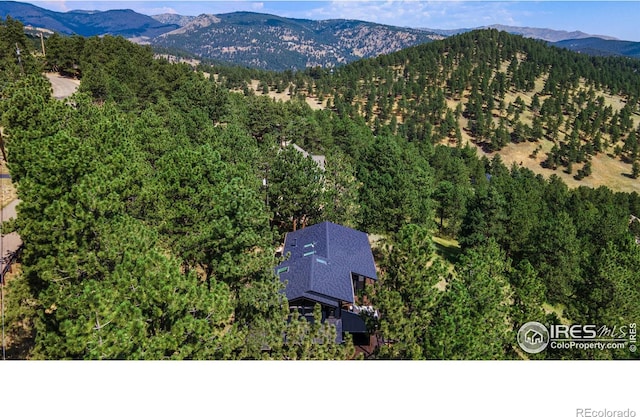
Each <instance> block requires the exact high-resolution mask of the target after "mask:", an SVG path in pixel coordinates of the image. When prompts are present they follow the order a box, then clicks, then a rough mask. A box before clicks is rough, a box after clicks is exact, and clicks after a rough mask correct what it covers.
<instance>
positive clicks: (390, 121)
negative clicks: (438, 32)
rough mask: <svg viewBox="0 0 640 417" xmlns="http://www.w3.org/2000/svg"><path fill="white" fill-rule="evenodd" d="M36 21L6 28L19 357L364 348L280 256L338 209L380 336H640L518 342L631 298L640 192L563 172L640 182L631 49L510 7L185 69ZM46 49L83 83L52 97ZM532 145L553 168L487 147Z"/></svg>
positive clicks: (423, 348)
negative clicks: (300, 63)
mask: <svg viewBox="0 0 640 417" xmlns="http://www.w3.org/2000/svg"><path fill="white" fill-rule="evenodd" d="M45 43H46V56H43V55H42V54H41V53H38V51H39V46H40V45H39V40H32V39H30V38H28V37H26V35H24V32H23V28H22V26H21V24H20V23H19V22H16V21H14V20H11V19H7V20H6V21H4V22H3V23H2V25H1V26H0V81H1V82H0V99H1V100H0V116H1V119H0V125H1V126H2V127H3V134H2V135H3V142H2V143H3V146H4V147H5V148H6V154H7V160H8V167H9V169H10V172H11V176H12V179H13V182H14V183H15V184H16V186H17V190H18V197H19V198H20V199H21V203H20V204H19V206H18V214H19V215H18V218H17V220H15V221H10V222H5V224H3V234H4V233H6V232H7V231H10V230H16V231H18V232H19V233H20V236H21V237H22V239H23V241H24V249H23V252H22V255H21V258H20V268H19V272H18V273H16V274H14V276H11V277H10V279H8V280H7V288H6V290H5V292H6V303H7V306H6V316H7V329H8V333H7V334H8V338H9V341H10V344H9V346H8V347H9V349H8V352H7V353H8V357H11V358H20V359H25V358H27V359H43V358H46V359H63V358H85V359H165V358H175V359H248V358H255V359H350V358H354V357H361V356H358V355H356V353H355V352H356V350H355V348H354V345H353V343H352V342H351V341H349V340H347V342H346V343H344V344H341V345H338V344H335V343H333V340H334V338H335V329H334V328H332V327H331V326H329V325H328V324H320V320H316V321H315V322H314V323H309V322H307V321H305V320H295V319H291V317H289V308H288V306H287V300H286V298H285V297H284V295H283V293H282V286H281V284H280V282H279V279H278V278H277V277H276V276H275V275H274V273H273V267H274V266H275V265H276V263H277V259H275V258H274V253H275V249H276V247H278V246H279V245H280V244H281V243H282V240H283V238H284V234H285V233H286V232H288V231H291V230H294V229H296V228H300V227H305V226H307V225H311V224H315V223H318V222H321V221H325V220H329V221H333V222H336V223H339V224H343V225H346V226H350V227H354V228H357V229H359V230H362V231H365V232H367V233H369V234H370V235H371V236H376V237H377V238H379V239H378V240H377V241H376V243H375V245H374V254H375V257H376V262H377V266H378V267H379V281H378V283H377V284H376V286H375V287H374V288H372V289H370V291H369V294H368V297H369V298H370V300H371V301H372V304H373V305H375V306H376V308H377V309H378V310H379V312H380V315H379V318H378V319H375V320H371V321H370V323H369V325H370V326H371V329H372V330H375V331H376V332H377V333H378V335H379V336H380V338H381V339H382V340H383V341H384V343H382V344H381V346H380V347H379V348H378V349H377V350H376V351H375V352H372V354H371V356H369V357H371V358H378V359H527V358H528V359H630V358H638V357H639V355H638V353H637V352H630V351H629V350H627V349H615V350H577V349H575V350H549V349H548V350H546V351H545V352H542V353H538V354H535V355H528V354H526V353H524V352H523V351H521V349H520V348H519V347H518V344H517V342H516V332H517V330H518V328H519V327H520V326H521V325H522V324H523V323H526V322H528V321H539V322H541V323H563V324H570V323H579V324H587V323H592V324H599V325H608V326H610V327H612V326H614V325H617V326H623V325H628V324H629V323H632V322H635V321H637V320H638V318H639V317H640V275H638V271H640V245H638V244H637V243H636V239H637V237H638V236H640V221H638V220H637V219H636V218H635V217H634V216H640V196H639V195H638V193H636V192H631V193H627V192H620V191H614V188H608V187H604V186H603V187H598V188H593V187H586V186H579V187H571V188H570V187H569V186H568V185H567V184H566V183H565V182H564V181H563V180H562V179H561V178H560V176H558V175H555V174H553V172H555V171H554V170H557V172H561V171H564V173H565V174H567V175H572V176H575V177H576V180H583V179H587V178H589V176H590V175H593V174H594V172H593V170H592V166H591V162H592V161H595V159H594V158H598V157H608V158H615V159H617V160H619V161H620V162H621V163H622V164H625V165H627V166H628V177H629V178H626V179H627V180H629V181H640V180H634V179H635V178H637V177H638V176H640V149H639V147H638V146H639V144H638V140H639V139H640V122H639V121H640V114H639V113H638V111H639V102H640V74H639V73H638V70H639V69H640V61H637V60H633V59H625V58H602V57H587V56H583V55H580V54H576V53H572V52H569V51H565V50H560V49H556V48H552V47H549V46H547V45H545V44H544V43H542V42H539V41H534V40H531V39H525V38H522V37H519V36H514V35H509V34H506V33H504V32H498V31H495V30H486V31H474V32H469V33H466V34H463V35H458V36H454V37H451V38H448V39H445V40H442V41H435V42H432V43H429V44H425V45H422V46H418V47H414V48H409V49H406V50H403V51H400V52H397V53H394V54H390V55H384V56H380V57H378V58H375V59H366V60H361V61H358V62H355V63H353V64H349V65H346V66H343V67H340V68H337V69H335V70H325V69H321V68H310V69H308V70H306V71H304V72H292V71H285V72H282V73H273V72H263V71H257V70H249V69H243V68H234V67H220V66H209V65H204V64H203V65H200V66H199V67H198V68H195V69H194V68H193V67H191V66H189V65H187V64H175V63H170V62H168V61H167V60H164V59H158V58H157V57H155V56H154V52H153V50H152V49H151V48H150V47H144V46H138V45H134V44H132V43H130V42H128V41H126V40H125V39H123V38H118V37H110V36H104V37H100V38H98V37H93V38H82V37H78V36H72V37H61V36H57V35H54V36H52V37H50V38H49V39H47V40H46V42H45ZM15 45H18V46H19V48H20V49H21V51H22V54H21V60H20V61H18V60H17V59H16V54H15ZM45 71H56V72H60V73H62V74H65V75H69V76H74V77H78V78H80V79H81V84H80V88H79V91H78V92H77V93H76V94H74V95H73V96H72V97H70V98H68V99H66V100H64V101H62V100H56V99H54V98H52V97H51V87H50V84H49V82H48V81H47V79H46V78H45V77H44V76H43V75H42V74H43V72H45ZM251 80H258V81H259V86H260V87H259V88H258V89H257V91H256V90H254V89H252V88H250V85H251ZM272 91H278V92H284V93H289V99H288V100H286V101H277V100H273V99H272V98H270V97H269V95H268V93H269V92H272ZM310 98H311V99H313V100H317V102H318V103H321V104H322V106H320V107H321V108H320V109H312V108H311V107H310V106H309V104H308V101H309V99H310ZM283 142H293V143H295V144H298V145H299V146H301V147H303V148H304V149H306V150H307V151H309V152H312V153H314V154H323V155H325V157H326V170H324V171H321V170H320V169H319V168H318V166H317V165H316V164H315V163H314V162H313V161H312V160H311V159H308V158H305V157H304V156H303V155H302V154H301V153H299V152H297V151H295V150H294V149H293V148H292V147H285V148H283V147H282V146H281V145H282V143H283ZM524 143H531V144H534V146H535V153H536V155H533V156H532V157H539V158H541V159H543V165H544V168H541V169H544V170H547V171H549V172H551V173H552V174H551V175H544V176H543V175H541V174H540V173H536V172H534V171H532V170H530V169H528V168H526V167H524V166H520V165H518V164H513V165H508V164H505V163H504V162H503V160H502V158H501V157H500V154H499V153H497V151H498V150H500V149H502V148H504V147H506V146H509V145H512V144H517V145H521V144H524ZM477 148H482V149H485V150H488V151H493V154H489V155H491V157H487V156H483V155H482V154H480V153H479V151H478V149H477ZM479 155H480V156H479ZM608 155H610V156H608ZM631 177H633V178H631ZM634 219H635V220H634ZM318 313H319V312H318ZM283 334H286V335H287V337H286V338H283V337H282V335H283Z"/></svg>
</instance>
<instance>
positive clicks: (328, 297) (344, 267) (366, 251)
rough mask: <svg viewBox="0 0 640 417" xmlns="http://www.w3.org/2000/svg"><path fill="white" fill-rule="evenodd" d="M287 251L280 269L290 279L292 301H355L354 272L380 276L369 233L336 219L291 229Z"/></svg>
mask: <svg viewBox="0 0 640 417" xmlns="http://www.w3.org/2000/svg"><path fill="white" fill-rule="evenodd" d="M283 255H284V256H285V258H286V259H285V260H284V261H283V262H282V263H280V265H278V267H276V272H277V271H281V272H280V273H279V276H280V280H281V281H283V282H284V281H287V282H288V284H287V286H286V289H285V292H286V295H287V298H288V299H289V300H290V301H292V300H295V299H299V298H307V299H310V300H313V301H316V302H320V303H323V304H329V305H334V306H339V301H347V302H351V303H353V302H354V299H353V284H352V281H351V274H352V273H355V274H358V275H363V276H365V277H368V278H372V279H377V275H376V268H375V263H374V261H373V254H372V253H371V246H369V239H368V238H367V234H366V233H363V232H360V231H358V230H354V229H351V228H348V227H345V226H340V225H338V224H335V223H331V222H324V223H320V224H316V225H313V226H309V227H305V228H304V229H301V230H297V231H295V232H290V233H288V234H287V236H286V238H285V244H284V252H283ZM287 256H288V258H287ZM285 267H288V270H287V271H283V268H285Z"/></svg>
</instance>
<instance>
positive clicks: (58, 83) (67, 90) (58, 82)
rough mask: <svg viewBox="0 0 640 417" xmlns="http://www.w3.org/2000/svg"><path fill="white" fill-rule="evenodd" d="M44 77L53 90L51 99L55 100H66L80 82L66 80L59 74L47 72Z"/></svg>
mask: <svg viewBox="0 0 640 417" xmlns="http://www.w3.org/2000/svg"><path fill="white" fill-rule="evenodd" d="M45 75H46V76H47V79H48V80H49V82H50V83H51V87H52V88H53V98H57V99H58V100H62V99H64V98H67V97H69V96H70V95H72V94H73V93H75V92H76V90H77V89H78V86H79V85H80V80H74V79H73V78H66V77H63V76H61V75H60V74H56V73H50V72H48V73H46V74H45Z"/></svg>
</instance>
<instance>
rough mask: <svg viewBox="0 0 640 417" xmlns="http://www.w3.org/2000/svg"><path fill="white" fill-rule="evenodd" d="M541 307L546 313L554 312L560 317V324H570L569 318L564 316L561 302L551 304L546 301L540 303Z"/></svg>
mask: <svg viewBox="0 0 640 417" xmlns="http://www.w3.org/2000/svg"><path fill="white" fill-rule="evenodd" d="M542 309H543V310H544V312H545V313H546V314H551V313H555V315H556V316H558V318H559V319H560V323H562V324H571V322H570V321H569V319H567V318H566V317H564V309H565V307H564V306H563V305H561V304H557V305H551V304H548V303H542Z"/></svg>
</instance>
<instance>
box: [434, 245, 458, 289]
mask: <svg viewBox="0 0 640 417" xmlns="http://www.w3.org/2000/svg"><path fill="white" fill-rule="evenodd" d="M433 243H434V245H435V247H436V254H437V255H438V256H440V257H441V258H442V259H443V260H444V262H445V263H446V265H447V272H448V274H449V275H455V263H456V261H457V260H458V257H459V256H460V253H461V252H462V249H460V243H459V242H458V241H457V240H455V239H451V238H445V237H440V236H434V237H433ZM436 288H437V289H439V290H440V291H444V290H445V289H446V288H447V281H446V279H445V278H444V277H443V278H442V279H441V280H440V281H439V282H438V283H437V284H436Z"/></svg>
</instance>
